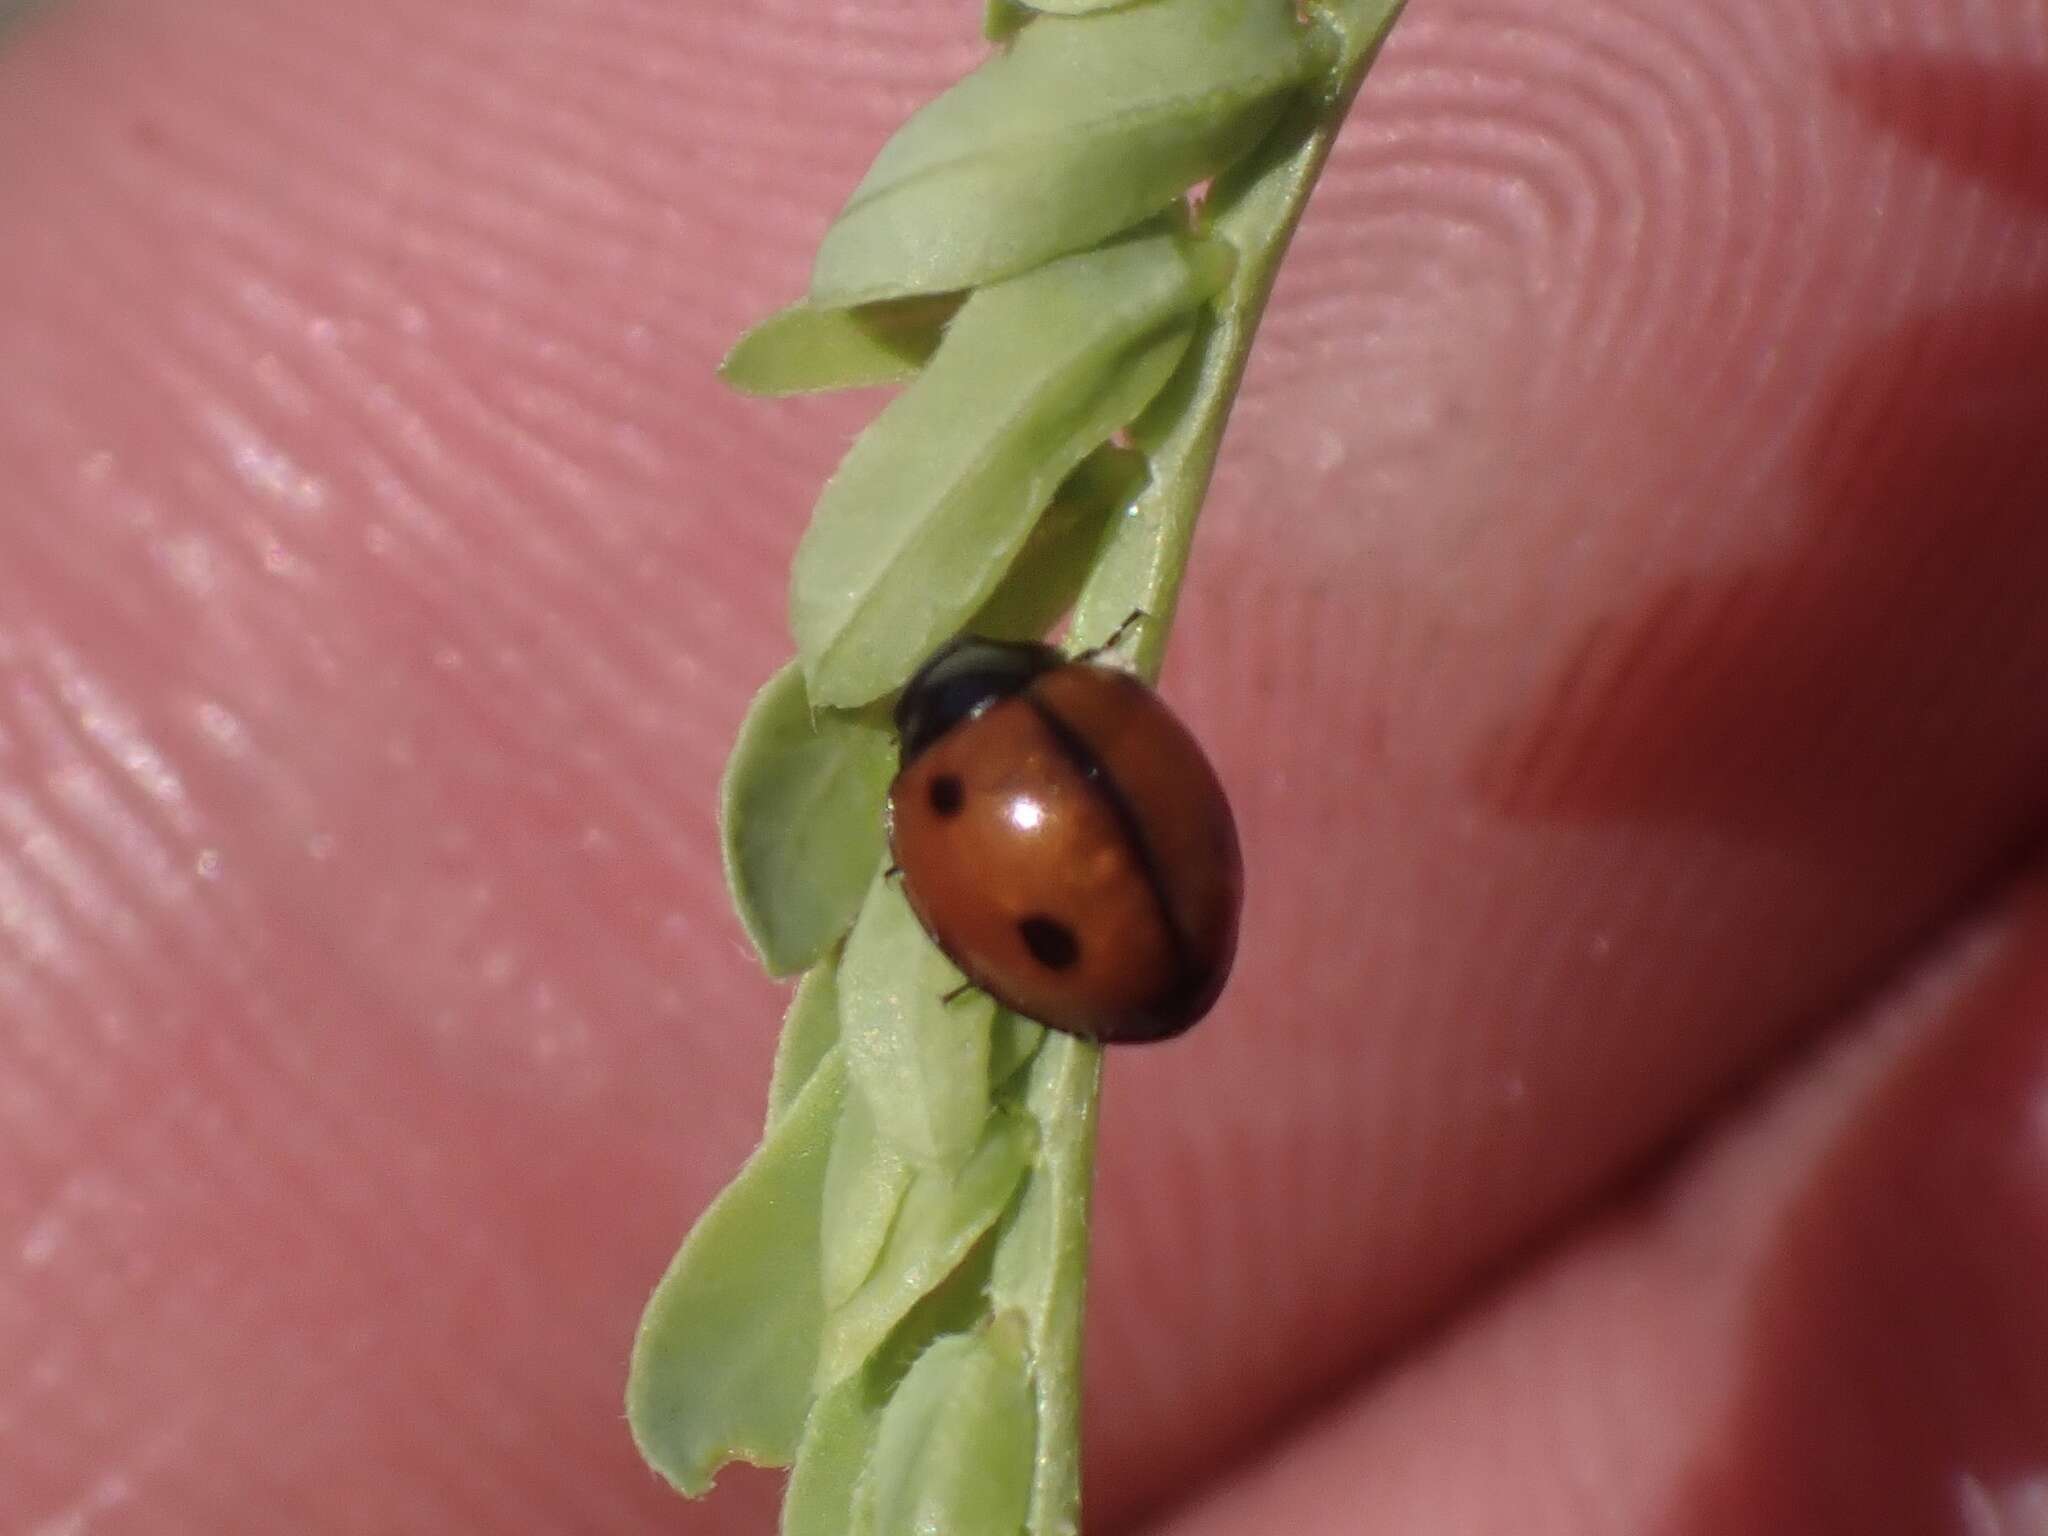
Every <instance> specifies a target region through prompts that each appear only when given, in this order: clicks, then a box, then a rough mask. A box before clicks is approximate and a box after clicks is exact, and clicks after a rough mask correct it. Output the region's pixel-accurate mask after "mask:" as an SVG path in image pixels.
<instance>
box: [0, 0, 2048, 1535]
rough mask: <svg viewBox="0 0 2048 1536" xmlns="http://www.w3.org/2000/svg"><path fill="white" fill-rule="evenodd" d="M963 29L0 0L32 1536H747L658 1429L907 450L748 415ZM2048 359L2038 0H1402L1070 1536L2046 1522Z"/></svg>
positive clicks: (522, 6)
mask: <svg viewBox="0 0 2048 1536" xmlns="http://www.w3.org/2000/svg"><path fill="white" fill-rule="evenodd" d="M977 19H978V6H976V5H974V4H969V3H967V0H875V3H867V4H861V5H827V4H824V3H822V0H768V3H765V4H756V5H748V6H734V5H711V4H704V3H699V0H683V3H677V0H430V3H421V0H351V3H350V4H348V5H345V6H336V5H332V4H325V3H317V0H183V3H180V4H175V5H173V4H166V3H161V0H70V3H60V4H55V5H49V6H45V7H42V8H40V9H39V10H38V11H37V12H36V13H35V14H33V15H31V16H28V17H26V18H25V19H19V18H18V19H17V20H16V21H15V22H14V23H13V24H12V25H11V26H10V27H9V28H8V30H6V31H5V32H0V484H4V486H5V493H4V495H0V518H4V520H5V526H4V543H0V1527H4V1528H5V1529H6V1530H7V1531H10V1532H26V1533H31V1536H85V1533H92V1536H100V1533H107V1536H127V1533H138V1536H139V1533H148V1536H183V1533H197V1532H207V1533H216V1536H218V1533H241V1532H268V1531H272V1530H275V1529H277V1528H278V1526H279V1524H280V1522H286V1523H288V1524H289V1525H290V1527H291V1528H292V1529H293V1530H295V1531H298V1532H301V1533H306V1536H316V1533H317V1536H327V1533H341V1532H365V1533H379V1536H387V1533H389V1536H409V1533H440V1532H448V1531H488V1532H493V1533H498V1536H520V1533H525V1532H533V1533H542V1532H547V1533H559V1532H564V1531H599V1530H602V1531H606V1532H610V1533H615V1536H618V1533H627V1532H642V1531H645V1532H652V1531H663V1530H666V1531H689V1532H692V1533H693V1536H727V1533H733V1536H737V1533H741V1532H756V1531H762V1530H766V1529H770V1528H772V1520H773V1514H772V1510H773V1505H774V1501H775V1497H776V1490H777V1484H776V1481H775V1479H773V1478H772V1477H769V1476H765V1475H760V1474H754V1473H747V1472H735V1473H733V1474H731V1475H729V1476H728V1478H727V1480H726V1484H725V1486H723V1487H722V1489H721V1491H720V1493H719V1495H718V1496H717V1497H716V1498H715V1499H714V1500H713V1501H712V1502H710V1503H709V1504H706V1505H702V1506H694V1507H693V1506H686V1505H683V1504H682V1503H680V1502H679V1501H677V1500H675V1499H674V1498H673V1497H672V1496H671V1495H670V1494H669V1493H667V1492H666V1491H665V1490H664V1489H662V1488H661V1487H659V1486H658V1485H657V1483H656V1481H655V1480H654V1478H653V1477H652V1476H651V1474H649V1473H647V1472H646V1471H645V1470H644V1469H643V1468H642V1467H641V1466H640V1465H639V1464H638V1462H637V1461H636V1460H635V1458H634V1455H633V1452H632V1450H631V1447H630V1445H629V1444H628V1441H627V1437H626V1434H625V1428H624V1424H623V1422H622V1415H621V1410H620V1406H619V1404H620V1390H621V1382H622V1375H623V1369H624V1359H625V1353H626V1348H627V1343H628V1339H629V1337H630V1331H631V1329H632V1326H633V1323H634V1320H635V1318H636V1316H637V1314H638V1310H639V1307H640V1305H641V1303H642V1301H643V1299H644V1297H645V1295H646V1293H647V1290H648V1289H649V1287H650V1286H651V1285H652V1283H653V1281H654V1279H655V1277H656V1276H657V1274H658V1273H659V1272H660V1270H661V1268H662V1266H663V1264H664V1263H665V1262H666V1260H667V1258H668V1256H669V1254H670V1252H671V1251H672V1249H673V1248H674V1246H675V1244H676V1242H677V1240H678V1239H679V1238H680V1237H681V1235H682V1233H683V1232H684V1230H685V1229H686V1227H687V1226H688V1224H689V1222H690V1221H691V1220H692V1218H693V1217H694V1216H695V1215H696V1214H697V1212H698V1211H699V1210H700V1209H701V1208H702V1207H703V1205H704V1204H705V1202H707V1201H708V1200H709V1199H710V1198H711V1197H712V1196H713V1195H714V1194H715V1193H716V1191H717V1190H718V1189H719V1187H720V1186H721V1185H722V1184H723V1183H724V1181H725V1180H726V1179H727V1177H728V1176H729V1175H730V1174H731V1173H732V1171H733V1169H734V1168H735V1167H736V1166H737V1164H738V1163H739V1161H740V1160H741V1159H742V1158H743V1157H744V1156H745V1154H746V1152H747V1151H748V1149H749V1147H750V1146H751V1144H752V1142H753V1139H754V1136H755V1132H756V1129H757V1126H758V1117H759V1112H760V1105H761V1100H762V1095H763V1092H764V1090H765V1087H766V1082H767V1070H768V1062H769V1054H770V1050H771V1045H772V1040H773V1035H774V1029H775V1023H776V1020H777V1017H778V1012H779V1007H780V996H781V994H780V992H779V990H778V988H777V987H775V986H773V985H771V984H770V983H768V982H767V981H765V980H763V979H762V978H761V977H760V976H759V975H758V973H757V971H756V969H755V967H754V965H753V963H752V961H751V959H750V957H749V955H748V953H747V951H746V949H745V947H744V944H743V941H742V939H741V936H740V934H739V931H738V929H737V927H736V925H735V923H734V922H733V920H732V918H731V917H730V915H729V914H728V911H727V909H726V904H725V901H724V897H723V893H722V890H721V886H720V880H719V874H718V861H717V854H716V842H715V832H714V826H713V820H712V810H713V800H714V788H715V784H716V779H717V775H718V772H719V768H720V765H721V762H722V759H723V756H724V753H725V751H726V748H727V745H728V743H729V741H730V739H731V736H732V733H733V730H734V728H735V726H736V724H737V722H738V720H739V718H740V715H741V712H742V710H743V708H744V707H745V704H746V701H747V699H748V697H749V695H750V693H751V691H752V690H753V689H754V688H755V687H756V686H757V685H758V684H759V683H760V681H761V680H762V679H764V678H765V677H766V676H767V674H768V673H769V671H770V670H771V669H772V668H773V667H774V666H775V665H776V664H777V663H778V662H779V661H781V660H782V659H783V657H784V656H785V655H786V654H787V651H788V640H787V637H786V633H785V629H784V620H783V592H784V576H785V571H786V566H787V562H788V559H789V555H790V551H791V549H792V546H793V544H794V542H795V540H796V538H797V535H798V533H799V531H800V529H801V527H802V525H803V521H804V518H805V516H806V513H807V510H808V506H809V503H810V499H811V498H812V496H813V495H814V494H815V491H816V488H817V486H818V484H819V483H820V481H821V479H822V478H823V477H824V476H825V475H826V474H827V473H828V472H829V470H830V468H831V466H832V464H833V462H834V460H835V459H836V457H837V455H838V453H839V452H840V451H841V450H842V449H843V447H844V445H845V443H846V441H847V440H848V438H849V436H850V434H851V433H852V432H853V431H855V430H856V429H857V427H858V425H859V423H860V422H861V421H862V420H863V419H864V418H865V416H866V415H867V414H868V413H869V412H870V411H871V410H872V409H873V408H874V405H875V403H876V402H875V400H874V399H873V398H858V399H834V400H826V401H803V402H791V403H782V404H772V403H766V404H764V403H758V402H748V401H744V400H740V399H738V398H735V397H732V396H729V395H727V394H726V393H724V392H722V391H721V389H720V388H719V386H718V385H717V383H716V381H715V379H714V378H713V376H712V369H713V366H714V365H715V363H716V361H717V359H718V358H719V356H720V354H721V352H722V351H723V349H724V347H725V346H726V345H727V343H728V342H729V341H730V339H731V338H732V337H733V336H734V335H735V334H736V333H737V332H738V331H739V330H740V329H741V328H742V327H743V326H744V325H745V324H746V323H747V322H748V321H749V320H751V319H753V318H755V317H758V316H760V315H761V314H763V313H765V312H766V311H767V310H769V309H770V308H772V307H773V306H775V305H777V304H779V303H781V302H783V301H785V300H787V299H789V298H790V297H792V296H794V295H795V294H797V293H798V292H799V291H800V290H801V288H802V285H803V282H804V276H805V267H806V260H807V257H808V254H809V252H810V250H811V249H812V248H813V246H814V244H815V242H816V240H817V238H818V236H819V234H820V232H821V231H822V229H823V227H824V225H825V222H826V220H827V219H828V218H829V217H830V215H831V213H832V212H833V210H834V209H835V208H836V207H837V206H838V204H839V202H840V200H841V199H842V198H843V196H844V194H845V192H846V191H847V189H848V188H849V187H850V186H851V184H852V182H853V181H854V179H855V178H856V177H857V176H858V174H859V172H860V171H861V169H862V168H863V166H864V165H865V163H866V161H867V158H868V157H869V155H870V154H871V153H872V152H873V150H874V149H875V148H876V147H877V146H878V145H879V144H880V142H881V141H882V139H883V138H884V137H885V136H886V134H887V133H888V131H889V130H890V129H891V128H892V127H893V126H894V125H895V124H896V123H897V122H898V121H899V120H900V119H901V118H902V117H903V116H904V115H905V114H906V113H907V112H908V111H909V110H910V109H911V108H912V107H913V106H914V105H915V104H916V103H917V102H919V101H920V100H922V99H924V98H925V97H927V96H928V95H929V94H931V93H932V92H933V91H934V90H936V89H937V88H939V87H940V86H941V85H943V84H944V83H945V82H947V81H949V80H950V79H952V78H954V77H955V76H957V75H958V74H959V73H960V72H962V71H963V70H965V69H966V68H968V67H970V66H971V65H972V63H973V61H974V59H975V58H976V57H977V53H978V47H977V43H976V40H975V35H974V28H975V23H976V21H977ZM2044 359H2048V13H2044V12H2043V11H2042V10H2041V8H2040V7H2039V6H2038V5H2037V4H2035V3H2034V0H1975V3H1971V4H1968V5H1961V6H1959V5H1956V4H1955V3H1953V0H1857V3H1855V4H1850V3H1847V0H1841V3H1823V4H1818V5H1816V4H1811V3H1806V4H1793V3H1788V0H1715V3H1711V4H1698V3H1692V0H1576V3H1574V4H1572V5H1569V6H1557V5H1552V4H1549V3H1546V0H1414V4H1413V6H1412V10H1411V13H1410V15H1409V17H1408V19H1407V20H1406V21H1405V22H1404V23H1403V25H1402V26H1401V28H1400V30H1399V31H1398V32H1397V33H1396V35H1395V38H1394V40H1393V42H1392V44H1391V45H1390V46H1389V48H1388V50H1387V52H1386V55H1385V58H1384V61H1383V62H1382V64H1381V66H1380V68H1379V70H1378V72H1377V73H1376V74H1375V75H1374V77H1373V80H1372V82H1371V84H1370V86H1369V88H1368V90H1367V92H1366V94H1365V96H1364V98H1363V99H1362V101H1361V103H1360V106H1359V109H1358V111H1357V113H1356V115H1355V117H1354V120H1353V122H1352V123H1351V125H1350V127H1349V129H1348V130H1347V132H1346V134H1345V137H1344V140H1343V142H1342V145H1341V147H1340V149H1339V151H1338V153H1337V155H1336V158H1335V160H1334V161H1333V163H1332V165H1331V167H1330V171H1329V175H1328V177H1327V181H1326V184H1325V185H1324V187H1323V188H1322V190H1321V192H1320V194H1319V196H1318V199H1317V201H1316V204H1315V207H1314V210H1313V212H1312V213H1311V215H1310V217H1309V220H1308V223H1307V225H1306V227H1305V228H1304V230H1303V232H1302V235H1301V239H1300V242H1299V246H1298V249H1297V252H1296V254H1295V257H1294V259H1293V260H1292V261H1291V263H1290V265H1289V266H1288V268H1287V272H1286V276H1285V278H1284V279H1283V281H1282V283H1281V286H1280V291H1279V294H1278V297H1277V299H1276V301H1275V305H1274V309H1273V312H1272V314H1271V317H1270V320H1269V323H1268V325H1267V327H1266V330H1265V334H1264V337H1263V339H1262V342H1261V348H1260V351H1259V354H1258V357H1257V360H1256V362H1255V364H1254V366H1253V368H1252V371H1251V376H1250V379H1249V381H1248V383H1247V386H1246V389H1245V393H1244V397H1243V400H1242V404H1241V407H1240V409H1239V411H1238V414H1237V417H1236V419H1235V422H1234V424H1233V427H1232V430H1231V435H1230V438H1229V443H1228V447H1227V452H1226V455H1225V459H1224V464H1223V468H1222V472H1221V474H1220V476H1219V479H1218V482H1217V485H1216V489H1215V494H1214V497H1213V500H1212V503H1211V506H1210V510H1209V513H1208V516H1207V520H1206V522H1205V524H1204V530H1203V534H1202V537H1201V540H1200V543H1199V546H1198V550H1197V555H1196V561H1195V566H1194V570H1193V576H1192V583H1191V586H1190V589H1189V593H1188V598H1187V602H1186V606H1185V610H1184V615H1183V622H1182V623H1181V624H1180V625H1179V626H1178V629H1177V632H1176V635H1175V641H1174V647H1173V657H1172V662H1171V664H1170V666H1169V668H1168V674H1167V681H1166V687H1167V690H1168V693H1169V695H1170V697H1171V698H1172V699H1173V701H1174V702H1175V703H1176V704H1177V705H1178V706H1180V707H1181V708H1183V709H1184V710H1185V711H1186V713H1187V714H1188V715H1189V717H1190V718H1191V719H1192V720H1193V722H1194V723H1195V724H1196V726H1197V727H1198V728H1199V729H1200V730H1201V731H1202V732H1203V733H1204V734H1205V735H1206V737H1207V739H1208V740H1209V741H1210V742H1211V743H1212V744H1213V746H1214V749H1215V752H1216V755H1217V758H1218V760H1219V764H1220V767H1221V770H1222V772H1223V775H1224V777H1225V779H1226V780H1227V781H1228V783H1229V785H1230V788H1231V790H1232V791H1233V793H1234V795H1235V797H1236V801H1237V805H1238V808H1239V815H1240V818H1241V822H1242V826H1243V830H1244V833H1245V838H1246V845H1247V854H1248V860H1249V890H1250V905H1249V909H1248V913H1247V922H1246V934H1245V944H1244V950H1243V958H1242V961H1241V966H1240V970H1239V974H1238V977H1237V980H1236V982H1235V983H1234V985H1233V987H1232V989H1231V991H1230V994H1229V995H1228V997H1227V998H1226V999H1225V1001H1224V1004H1223V1006H1222V1008H1221V1009H1220V1011H1219V1012H1218V1013H1217V1015H1216V1016H1215V1017H1214V1019H1213V1020H1212V1021H1211V1022H1210V1023H1208V1024H1207V1025H1205V1026H1204V1028H1203V1029H1202V1030H1200V1031H1198V1032H1197V1033H1196V1034H1194V1035H1193V1036H1192V1037H1190V1038H1189V1039H1188V1040H1186V1041H1185V1042H1184V1043H1181V1044H1179V1045H1175V1046H1173V1047H1170V1048H1166V1049H1162V1050H1158V1051H1153V1052H1145V1053H1132V1054H1130V1055H1126V1056H1120V1057H1118V1058H1117V1059H1116V1061H1115V1063H1114V1065H1113V1066H1112V1069H1111V1072H1110V1076H1109V1087H1108V1097H1107V1104H1106V1111H1105V1113H1106V1119H1105V1131H1104V1140H1103V1153H1102V1163H1101V1171H1100V1184H1099V1191H1100V1194H1099V1201H1098V1221H1097V1254H1096V1263H1095V1267H1094V1271H1093V1292H1092V1309H1091V1314H1090V1335H1089V1344H1090V1354H1089V1362H1088V1400H1089V1440H1088V1447H1087V1450H1088V1462H1087V1471H1088V1479H1089V1489H1090V1529H1091V1530H1092V1531H1097V1532H1116V1531H1123V1530H1134V1529H1141V1528H1142V1529H1146V1530H1156V1531H1162V1532H1175V1533H1179V1532H1188V1533H1196V1532H1200V1533H1217V1536H1221V1533H1226V1532H1237V1531H1246V1532H1253V1531H1256V1532H1270V1531H1286V1532H1289V1533H1293V1536H1315V1533H1321V1532H1330V1533H1339V1532H1341V1533H1345V1536H1357V1533H1368V1536H1370V1533H1377V1532H1382V1531H1384V1532H1403V1533H1436V1532H1446V1533H1465V1532H1488V1531H1508V1532H1515V1533H1518V1536H1546V1533H1553V1532H1554V1533H1560V1536H1606V1533H1617V1536H1618V1533H1652V1536H1720V1533H1724V1532H1725V1533H1745V1536H1758V1533H1762V1536H1774V1533H1779V1532H1785V1533H1799V1536H1830V1533H1835V1532H1841V1533H1857V1536H1870V1533H1874V1532H1884V1533H1919V1532H1948V1531H1964V1532H1969V1533H1972V1536H1979V1533H1983V1532H1997V1531H2009V1532H2023V1533H2028V1536H2034V1533H2038V1532H2040V1531H2042V1530H2043V1529H2048V1321H2044V1315H2043V1313H2044V1309H2043V1307H2042V1305H2041V1298H2042V1297H2043V1296H2044V1295H2048V889H2044V885H2043V882H2042V880H2041V879H2040V877H2039V874H2038V864H2039V848H2040V843H2039V841H2038V835H2037V834H2038V832H2039V829H2040V826H2041V817H2042V812H2043V809H2044V801H2048V793H2044V791H2048V708H2044V702H2048V602H2044V601H2043V600H2042V598H2043V593H2044V591H2048V432H2044V431H2043V430H2042V427H2043V422H2044V418H2048V365H2044ZM2030 1522H2031V1523H2030Z"/></svg>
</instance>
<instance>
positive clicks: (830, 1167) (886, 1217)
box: [820, 1093, 912, 1310]
mask: <svg viewBox="0 0 2048 1536" xmlns="http://www.w3.org/2000/svg"><path fill="white" fill-rule="evenodd" d="M911 1172H912V1166H911V1162H910V1159H909V1158H907V1157H905V1156H904V1155H903V1154H902V1153H901V1152H899V1151H897V1150H896V1149H895V1148H894V1147H892V1146H890V1145H889V1144H888V1143H887V1142H886V1141H884V1140H883V1139H882V1138H881V1137H880V1136H879V1135H878V1134H876V1131H875V1117H874V1113H873V1111H871V1110H870V1109H869V1108H868V1101H867V1095H865V1094H860V1093H853V1094H848V1095H847V1098H846V1110H845V1112H844V1113H843V1114H841V1115H840V1117H839V1129H838V1130H837V1131H836V1132H834V1134H833V1137H832V1155H831V1157H830V1158H829V1159H828V1160H827V1162H826V1164H825V1201H824V1205H825V1225H824V1231H823V1234H822V1236H821V1238H820V1244H821V1246H822V1247H823V1249H824V1282H825V1306H826V1308H827V1309H828V1310H830V1309H831V1308H834V1307H838V1306H840V1305H842V1304H843V1303H844V1302H845V1301H846V1299H847V1298H848V1297H849V1296H851V1295H852V1294H853V1293H854V1292H855V1291H857V1290H859V1289H860V1286H861V1282H862V1281H864V1280H865V1279H867V1277H868V1276H869V1275H871V1274H873V1273H874V1271H875V1260H876V1259H877V1258H879V1257H880V1256H881V1252H882V1244H883V1242H884V1241H886V1240H887V1238H888V1236H889V1224H890V1223H891V1222H893V1221H894V1220H895V1219H896V1209H897V1207H898V1206H900V1205H901V1204H902V1203H903V1193H904V1191H905V1190H907V1189H909V1188H910V1175H911Z"/></svg>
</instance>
